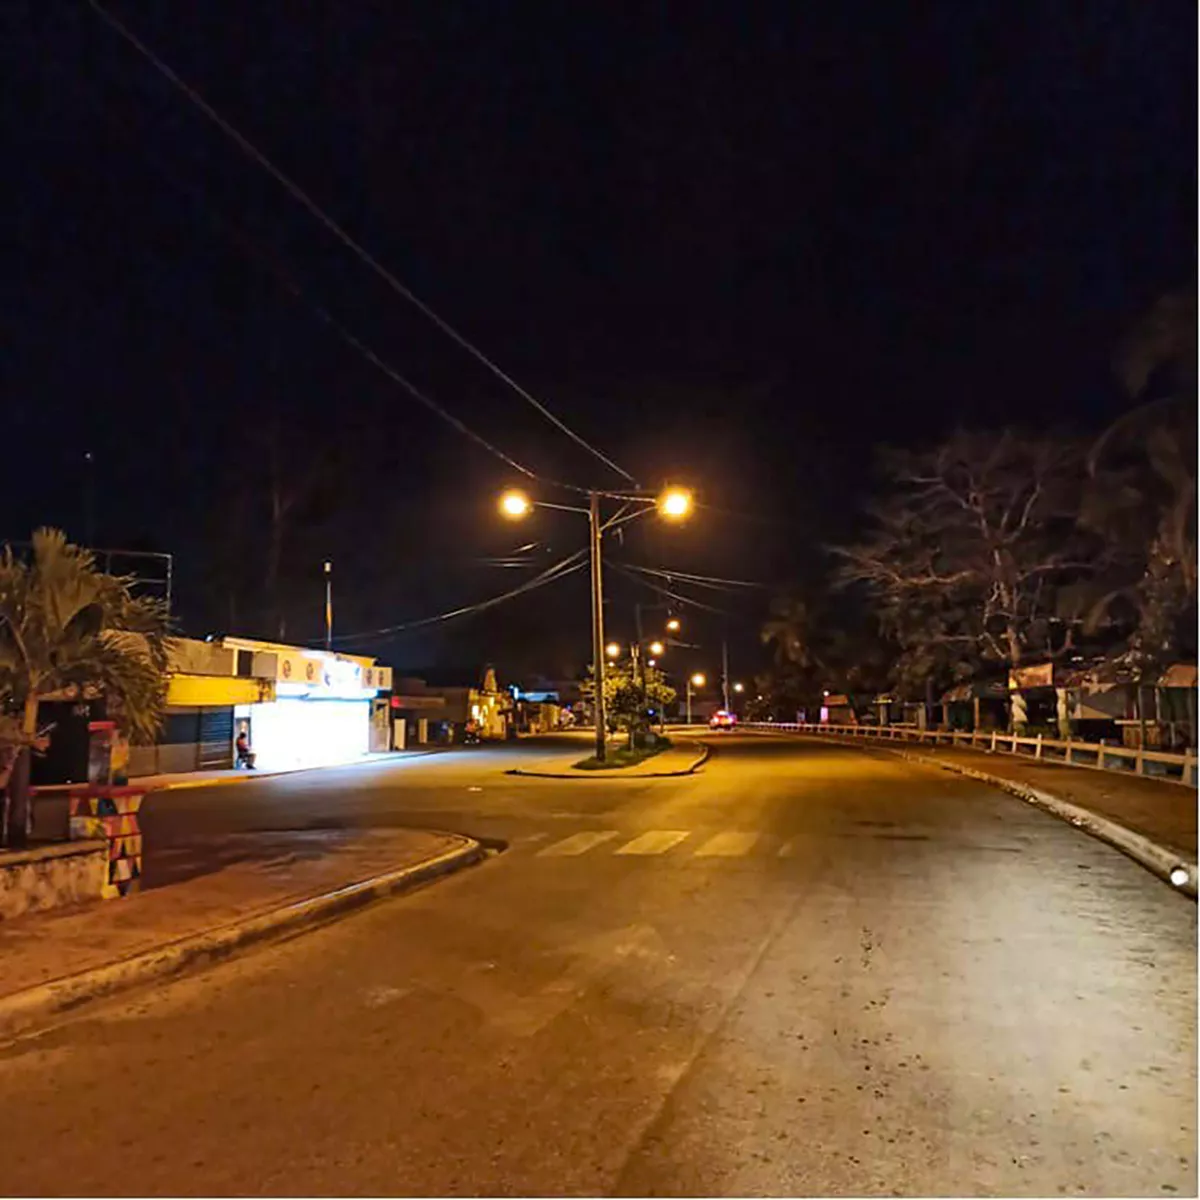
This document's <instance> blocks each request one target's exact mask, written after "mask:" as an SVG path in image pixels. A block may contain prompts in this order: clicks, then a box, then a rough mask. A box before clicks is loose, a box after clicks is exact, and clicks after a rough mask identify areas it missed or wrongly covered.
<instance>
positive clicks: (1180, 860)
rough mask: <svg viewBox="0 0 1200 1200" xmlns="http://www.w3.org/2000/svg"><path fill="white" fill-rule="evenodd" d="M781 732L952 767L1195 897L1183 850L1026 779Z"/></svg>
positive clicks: (1195, 876)
mask: <svg viewBox="0 0 1200 1200" xmlns="http://www.w3.org/2000/svg"><path fill="white" fill-rule="evenodd" d="M780 736H790V737H807V738H808V739H809V740H810V741H811V740H813V738H814V737H816V738H817V740H819V741H820V742H822V743H823V744H825V745H835V746H847V747H849V748H851V749H856V750H865V751H867V752H868V753H870V752H872V751H883V752H884V753H887V754H892V755H895V756H896V757H898V758H905V759H908V761H909V762H915V763H920V764H921V765H922V766H926V767H937V768H938V769H939V770H942V771H952V772H953V773H954V774H956V775H965V776H968V777H969V778H971V779H978V780H979V781H980V783H986V784H989V785H991V786H992V787H997V788H1000V789H1001V791H1005V792H1008V793H1009V794H1010V795H1013V796H1017V797H1019V798H1020V799H1022V800H1025V801H1027V802H1028V803H1030V804H1034V805H1036V806H1037V807H1038V808H1040V809H1042V810H1044V811H1045V812H1048V813H1050V814H1051V815H1052V816H1055V817H1059V818H1060V819H1062V820H1064V821H1067V822H1069V823H1070V824H1071V825H1074V826H1075V827H1076V828H1077V829H1082V830H1083V831H1084V833H1088V834H1091V836H1092V837H1094V838H1098V839H1099V840H1100V841H1102V842H1107V843H1108V844H1109V845H1110V846H1113V847H1114V848H1115V849H1117V850H1120V851H1121V853H1122V854H1126V855H1128V856H1129V857H1130V858H1132V859H1133V860H1134V862H1136V863H1138V864H1140V865H1141V866H1143V867H1145V868H1146V870H1148V871H1149V872H1150V873H1151V874H1152V875H1157V876H1158V878H1159V879H1161V880H1163V881H1164V882H1165V883H1169V884H1170V885H1171V887H1172V888H1173V889H1174V890H1175V891H1177V892H1182V893H1183V894H1184V895H1185V896H1191V897H1192V899H1193V900H1194V899H1196V895H1197V883H1198V882H1200V866H1198V865H1197V863H1196V862H1195V861H1194V860H1192V859H1189V857H1188V854H1187V852H1186V851H1184V850H1179V849H1177V848H1176V847H1174V846H1167V845H1163V844H1162V843H1160V842H1156V841H1154V839H1153V838H1148V837H1146V835H1145V834H1142V833H1138V832H1137V831H1136V830H1133V829H1130V828H1128V827H1127V826H1125V825H1122V824H1120V822H1118V821H1114V820H1112V819H1111V818H1110V817H1104V816H1101V815H1100V814H1099V813H1094V812H1092V810H1091V809H1089V808H1083V807H1081V806H1080V805H1078V804H1072V803H1071V801H1069V800H1063V799H1061V798H1060V797H1058V796H1055V795H1052V794H1051V793H1050V792H1043V791H1042V790H1041V788H1035V787H1033V786H1032V785H1030V784H1027V783H1019V782H1018V781H1017V780H1015V779H1005V778H1004V777H1003V776H1001V775H989V774H988V773H987V772H986V771H976V770H975V769H974V767H964V766H962V765H961V764H960V763H952V762H947V761H946V760H945V759H940V758H934V757H932V756H931V755H928V754H914V753H913V752H912V751H911V750H901V749H900V748H899V747H897V746H885V745H881V744H879V743H878V742H876V743H873V744H863V743H861V742H848V741H841V740H837V741H832V742H831V741H830V739H829V738H824V737H819V736H818V735H813V734H803V733H788V732H786V731H784V730H780ZM1176 872H1186V875H1187V878H1186V879H1183V878H1179V879H1178V882H1177V881H1176V879H1177V877H1176Z"/></svg>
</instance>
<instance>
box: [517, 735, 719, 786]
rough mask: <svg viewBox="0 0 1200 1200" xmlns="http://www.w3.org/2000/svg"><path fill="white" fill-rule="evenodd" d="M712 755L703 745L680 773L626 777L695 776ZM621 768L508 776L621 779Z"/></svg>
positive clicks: (658, 772) (654, 773)
mask: <svg viewBox="0 0 1200 1200" xmlns="http://www.w3.org/2000/svg"><path fill="white" fill-rule="evenodd" d="M711 754H712V747H711V746H709V745H707V744H705V743H701V747H700V753H699V754H698V755H697V756H696V758H695V760H694V761H693V762H692V763H691V764H689V765H688V766H686V767H684V768H683V769H682V770H679V771H641V772H639V773H638V774H637V775H626V776H624V778H625V779H675V778H678V777H679V776H681V775H694V774H695V773H696V772H697V771H698V770H700V768H701V767H702V766H704V764H705V763H706V762H708V760H709V757H710V756H711ZM619 771H620V768H619V767H618V768H617V769H616V770H613V771H570V772H567V771H529V770H524V769H522V768H521V767H510V768H509V769H508V770H507V771H505V772H504V773H505V774H506V775H525V776H527V777H528V778H530V779H596V778H599V779H620V778H622V776H621V775H620V774H618V772H619Z"/></svg>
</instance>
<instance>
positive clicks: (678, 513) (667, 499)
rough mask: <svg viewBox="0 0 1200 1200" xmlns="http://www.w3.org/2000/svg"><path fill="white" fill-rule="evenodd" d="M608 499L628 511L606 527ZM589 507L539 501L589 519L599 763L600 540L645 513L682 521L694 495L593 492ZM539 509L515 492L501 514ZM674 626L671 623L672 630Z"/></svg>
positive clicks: (602, 731)
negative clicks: (603, 503) (635, 507)
mask: <svg viewBox="0 0 1200 1200" xmlns="http://www.w3.org/2000/svg"><path fill="white" fill-rule="evenodd" d="M604 496H608V497H609V498H611V499H614V500H623V501H625V508H623V509H622V510H621V512H620V513H618V514H617V515H616V516H615V517H613V518H612V520H610V521H608V522H607V523H605V522H604V521H603V520H602V515H601V512H600V500H601V498H602V497H604ZM587 498H588V506H587V508H581V507H579V506H578V505H575V504H552V503H550V502H549V501H546V500H541V501H537V502H536V504H537V506H539V507H541V508H555V509H559V510H561V511H562V512H574V513H586V514H587V519H588V557H589V558H590V560H591V568H592V658H593V660H594V663H593V667H592V681H593V684H594V686H595V692H596V694H595V697H594V704H595V713H596V761H597V762H604V761H605V758H606V753H605V751H606V748H607V743H608V738H607V736H606V734H607V725H606V722H605V719H604V587H603V583H602V580H601V576H600V563H601V555H600V539H601V538H602V537H603V536H604V531H605V530H606V529H615V528H617V527H618V526H621V525H624V524H625V523H626V522H628V521H632V520H633V519H634V518H635V517H640V516H641V515H642V514H643V513H646V512H651V511H653V509H655V508H657V510H658V512H659V514H660V515H661V516H663V517H665V518H666V519H667V520H668V521H681V520H683V519H684V518H685V517H686V516H687V515H688V513H690V512H691V510H692V494H691V492H689V491H688V490H687V489H686V488H679V487H669V488H667V489H666V490H665V491H663V492H661V493H660V494H659V496H658V497H657V499H654V498H652V497H650V496H648V495H646V494H645V493H643V492H635V493H633V494H632V495H630V494H628V493H622V492H600V491H596V490H595V489H591V490H589V491H588V493H587ZM631 504H642V505H643V506H644V507H642V508H641V509H640V510H639V511H637V512H632V513H630V512H626V511H625V510H626V509H628V508H629V507H630V505H631ZM534 506H535V501H533V500H530V498H529V497H528V496H527V495H526V494H525V493H524V492H522V491H520V490H518V489H516V488H511V489H510V490H509V491H507V492H505V493H504V494H503V495H502V496H501V497H500V511H501V512H502V513H503V514H504V515H505V516H506V517H508V518H510V519H512V520H519V519H520V518H522V517H524V516H527V515H528V514H529V512H530V510H531V509H533V508H534ZM669 625H670V622H668V627H669Z"/></svg>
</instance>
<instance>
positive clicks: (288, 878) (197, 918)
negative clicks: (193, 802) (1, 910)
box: [0, 829, 485, 1036]
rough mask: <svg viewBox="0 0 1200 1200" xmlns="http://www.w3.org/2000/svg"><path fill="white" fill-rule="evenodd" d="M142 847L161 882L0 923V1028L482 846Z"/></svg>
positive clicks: (149, 976) (319, 842)
mask: <svg viewBox="0 0 1200 1200" xmlns="http://www.w3.org/2000/svg"><path fill="white" fill-rule="evenodd" d="M149 853H150V854H151V855H152V856H153V858H152V859H151V861H152V862H154V863H155V875H156V876H157V879H158V881H159V886H148V887H147V890H146V891H144V892H142V893H141V894H139V895H137V896H131V897H126V898H123V899H120V900H110V901H97V902H94V903H90V904H87V905H80V906H76V907H73V908H66V909H56V910H52V911H49V912H42V913H31V914H28V915H26V916H22V917H18V918H15V919H13V920H10V921H2V922H0V961H2V962H3V964H4V969H3V972H2V973H0V1036H13V1035H15V1034H19V1033H22V1032H24V1031H27V1030H29V1029H31V1028H34V1027H36V1026H39V1025H42V1024H45V1023H46V1022H47V1021H48V1020H50V1019H51V1018H53V1017H54V1016H55V1015H56V1014H59V1013H63V1012H65V1011H67V1010H69V1009H73V1008H75V1007H77V1006H78V1005H80V1004H83V1003H86V1002H88V1001H90V1000H94V999H98V998H100V997H102V996H107V995H111V994H113V993H115V992H118V991H121V990H124V989H126V988H129V987H133V986H135V985H138V984H143V983H148V982H153V981H156V980H161V979H164V978H167V977H169V976H172V975H176V974H178V973H180V972H182V971H184V970H186V969H189V968H193V967H198V966H204V965H206V964H208V963H212V962H216V961H219V960H220V959H223V958H227V957H229V956H230V955H232V954H234V953H236V952H238V951H239V950H241V949H244V948H246V947H248V946H251V945H254V944H256V943H258V942H264V941H268V940H271V939H273V938H277V937H283V936H290V935H292V934H294V933H296V932H299V931H301V930H303V929H305V928H308V927H313V926H316V925H319V924H323V923H325V922H327V921H330V920H333V919H334V918H336V917H339V916H342V915H344V914H345V913H348V912H351V911H353V910H354V909H356V908H360V907H362V906H363V905H365V904H369V903H371V902H372V901H373V900H377V899H381V898H383V897H385V896H389V895H395V894H397V893H400V892H403V891H407V890H409V889H410V888H414V887H417V886H418V885H420V884H423V883H426V882H429V881H430V880H433V879H437V878H439V877H440V876H443V875H447V874H449V873H451V872H453V871H456V870H459V869H461V868H463V867H467V866H470V865H472V864H473V863H477V862H479V861H480V860H481V859H482V858H483V857H484V855H485V850H484V848H483V846H481V845H480V844H479V843H478V842H476V841H474V840H473V839H471V838H468V837H464V836H462V835H460V834H452V833H441V832H432V831H427V830H411V829H399V830H397V829H388V830H326V829H321V830H280V831H272V832H269V833H246V834H230V835H222V836H220V837H212V838H193V839H189V840H188V841H187V842H186V843H180V844H178V845H174V846H164V847H158V848H157V849H151V850H150V851H149ZM148 882H150V883H153V878H151V879H150V880H149V881H148Z"/></svg>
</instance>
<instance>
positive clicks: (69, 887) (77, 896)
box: [0, 838, 108, 921]
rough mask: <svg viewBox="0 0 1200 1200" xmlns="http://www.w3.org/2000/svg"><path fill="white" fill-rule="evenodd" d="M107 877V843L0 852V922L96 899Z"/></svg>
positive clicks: (63, 843) (92, 841) (100, 841)
mask: <svg viewBox="0 0 1200 1200" xmlns="http://www.w3.org/2000/svg"><path fill="white" fill-rule="evenodd" d="M107 874H108V842H107V841H105V840H103V839H100V838H92V839H88V840H87V841H79V842H61V843H56V844H55V845H53V846H38V847H36V848H35V849H31V850H3V851H0V921H5V920H11V919H12V918H13V917H19V916H21V915H22V914H23V913H27V912H39V911H41V910H43V909H47V908H58V907H59V906H61V905H64V904H80V903H82V902H83V901H86V900H98V899H99V898H100V896H101V894H102V892H103V888H104V882H105V879H106V877H107Z"/></svg>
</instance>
